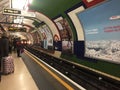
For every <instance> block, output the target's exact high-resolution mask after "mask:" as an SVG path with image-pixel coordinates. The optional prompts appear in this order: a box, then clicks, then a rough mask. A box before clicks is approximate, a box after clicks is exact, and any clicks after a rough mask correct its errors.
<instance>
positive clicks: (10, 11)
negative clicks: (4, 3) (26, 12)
mask: <svg viewBox="0 0 120 90" xmlns="http://www.w3.org/2000/svg"><path fill="white" fill-rule="evenodd" d="M3 14H10V15H21V10H15V9H3Z"/></svg>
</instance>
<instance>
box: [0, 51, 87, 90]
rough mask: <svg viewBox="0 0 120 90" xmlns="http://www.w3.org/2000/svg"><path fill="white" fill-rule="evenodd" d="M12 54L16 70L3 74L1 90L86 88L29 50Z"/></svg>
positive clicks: (78, 89) (66, 89)
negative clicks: (35, 56)
mask: <svg viewBox="0 0 120 90" xmlns="http://www.w3.org/2000/svg"><path fill="white" fill-rule="evenodd" d="M11 55H12V56H13V58H14V67H15V71H14V73H12V74H9V75H2V76H1V82H0V90H85V89H84V88H83V87H81V86H79V85H77V84H76V83H74V82H73V81H72V80H70V79H69V78H67V77H66V76H64V75H62V74H60V73H59V72H58V71H57V70H54V69H53V68H52V67H50V66H49V65H47V64H44V63H43V62H41V60H37V59H35V58H34V56H33V55H32V54H30V53H28V52H27V51H25V52H24V53H23V54H22V55H21V56H22V57H17V55H16V53H12V54H11Z"/></svg>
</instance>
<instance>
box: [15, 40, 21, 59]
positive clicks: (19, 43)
mask: <svg viewBox="0 0 120 90" xmlns="http://www.w3.org/2000/svg"><path fill="white" fill-rule="evenodd" d="M16 49H17V56H18V57H21V56H20V54H21V49H22V44H21V39H20V38H18V40H17V42H16Z"/></svg>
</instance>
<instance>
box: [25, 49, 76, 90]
mask: <svg viewBox="0 0 120 90" xmlns="http://www.w3.org/2000/svg"><path fill="white" fill-rule="evenodd" d="M25 53H26V54H27V55H28V56H29V57H31V58H32V59H33V60H34V61H35V62H37V63H38V64H39V65H40V66H41V67H42V68H44V69H45V70H46V71H47V72H48V73H50V74H51V75H52V76H53V77H54V78H55V79H56V80H58V81H59V82H60V83H61V84H62V85H63V86H65V87H66V88H67V89H68V90H74V89H73V88H72V87H71V86H70V85H68V84H67V83H66V82H64V81H63V80H62V79H61V78H59V77H58V76H57V75H56V74H55V73H53V72H52V71H51V70H49V69H48V68H47V67H46V66H45V65H44V64H42V63H41V62H40V61H38V60H36V58H35V57H34V56H33V55H32V54H30V53H28V52H27V51H25Z"/></svg>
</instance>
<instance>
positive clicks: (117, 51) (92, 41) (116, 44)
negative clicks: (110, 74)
mask: <svg viewBox="0 0 120 90" xmlns="http://www.w3.org/2000/svg"><path fill="white" fill-rule="evenodd" d="M77 16H78V18H79V20H80V23H81V24H82V27H83V30H84V36H85V56H86V57H90V58H98V59H103V60H107V61H112V62H117V63H120V0H107V1H106V2H104V3H101V4H100V5H97V6H94V7H92V8H89V9H87V10H85V11H83V12H80V13H78V14H77Z"/></svg>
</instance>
